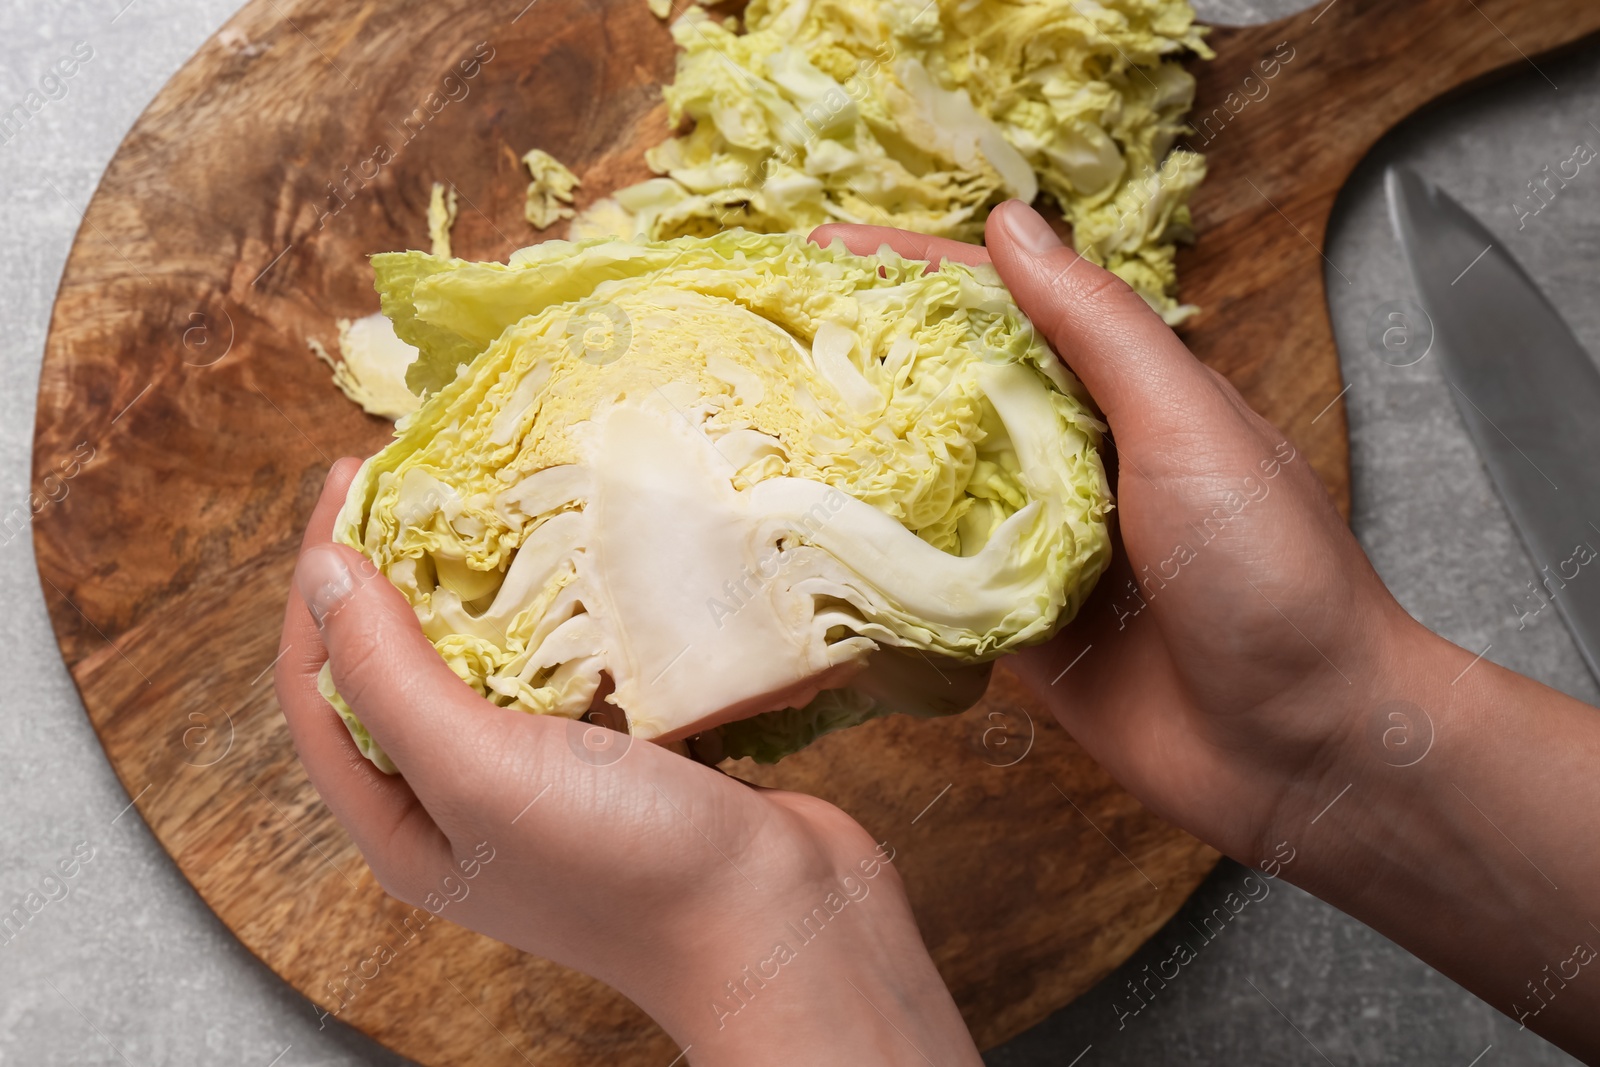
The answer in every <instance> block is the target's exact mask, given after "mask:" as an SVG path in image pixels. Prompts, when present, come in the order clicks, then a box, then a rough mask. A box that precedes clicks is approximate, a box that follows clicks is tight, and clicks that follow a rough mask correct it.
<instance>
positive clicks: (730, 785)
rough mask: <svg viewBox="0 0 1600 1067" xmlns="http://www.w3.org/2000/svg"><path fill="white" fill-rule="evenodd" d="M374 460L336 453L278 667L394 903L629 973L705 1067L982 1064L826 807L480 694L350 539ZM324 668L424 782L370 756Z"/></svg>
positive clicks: (849, 837) (889, 888)
mask: <svg viewBox="0 0 1600 1067" xmlns="http://www.w3.org/2000/svg"><path fill="white" fill-rule="evenodd" d="M356 466H357V464H356V461H354V460H342V461H340V463H338V464H336V465H335V466H334V469H333V471H332V472H331V473H330V474H329V477H328V482H327V485H326V486H325V487H324V490H323V495H322V499H321V501H320V502H319V503H318V505H317V508H316V511H315V513H314V514H313V516H312V519H311V523H310V526H309V528H308V530H307V532H306V536H305V542H304V544H303V546H302V550H301V556H300V561H299V565H298V567H297V569H296V572H295V592H294V593H293V594H292V595H291V596H290V599H289V605H288V613H287V618H286V620H285V624H284V636H283V646H282V647H283V651H284V652H285V653H286V654H285V655H283V656H282V657H281V658H280V660H279V664H278V667H277V675H276V681H277V691H278V698H279V700H280V702H281V703H282V706H283V710H284V715H285V717H286V718H287V719H288V722H289V728H290V732H291V734H292V735H293V737H294V743H295V747H296V749H297V750H298V752H299V754H300V758H301V761H302V762H303V763H304V765H305V767H306V771H307V773H308V774H309V775H310V777H311V780H312V782H313V783H314V784H315V785H316V787H317V790H318V791H319V792H320V793H321V794H322V797H323V799H324V800H325V801H326V802H327V804H328V806H329V808H331V809H332V810H333V813H334V815H335V816H336V817H337V818H338V819H339V821H340V822H341V823H342V824H343V825H344V826H345V828H346V829H347V830H348V831H349V832H350V835H351V837H352V838H354V840H355V842H356V844H357V846H358V847H359V848H360V849H361V852H362V854H363V855H364V856H365V857H366V860H367V863H368V865H369V866H370V867H371V868H372V870H373V873H374V874H375V875H376V876H377V878H378V881H379V883H380V884H381V885H382V886H383V887H384V889H385V890H386V891H387V892H388V893H389V894H390V895H392V896H394V897H397V898H398V899H400V900H403V901H406V902H407V903H410V904H413V905H417V906H420V907H425V908H427V909H428V910H430V911H433V912H435V913H442V914H443V915H444V916H445V917H446V918H449V919H450V920H452V921H454V922H457V923H460V924H461V925H464V926H468V927H470V928H472V929H474V930H478V931H480V932H482V933H485V934H487V935H489V936H491V937H494V938H497V939H499V940H501V941H504V942H506V943H508V944H511V945H514V946H516V947H518V948H521V949H523V950H525V951H528V952H533V953H536V954H538V955H541V956H545V957H548V958H550V959H553V960H555V961H557V962H559V963H562V964H565V965H567V966H569V967H573V968H575V969H577V970H580V971H583V972H585V973H587V974H590V975H593V976H594V977H596V978H599V979H601V980H602V981H605V982H607V983H609V984H610V985H612V986H614V987H615V988H617V989H618V990H620V991H621V992H623V993H624V994H626V995H627V996H629V997H630V998H632V999H633V1000H634V1001H635V1002H636V1003H637V1004H639V1005H640V1006H641V1007H642V1008H644V1010H645V1011H647V1012H649V1013H650V1015H651V1016H652V1017H654V1018H655V1019H656V1020H657V1021H658V1022H660V1023H661V1025H662V1026H663V1027H665V1028H666V1030H667V1031H668V1032H669V1033H670V1034H671V1035H672V1037H673V1038H674V1039H675V1040H676V1041H677V1042H678V1043H679V1044H680V1045H681V1046H684V1047H688V1046H693V1050H692V1051H691V1052H690V1054H689V1056H688V1059H689V1061H690V1062H691V1063H695V1064H712V1063H720V1062H730V1063H731V1062H761V1063H784V1064H800V1063H817V1064H834V1063H838V1062H841V1060H842V1059H848V1060H851V1061H856V1062H873V1063H907V1064H909V1063H922V1062H924V1053H933V1052H934V1050H938V1051H939V1052H941V1053H943V1056H942V1057H941V1059H940V1062H941V1063H945V1062H948V1063H964V1064H975V1063H977V1062H979V1061H978V1059H977V1053H976V1051H975V1049H974V1048H973V1045H972V1041H971V1038H970V1037H969V1036H968V1034H967V1032H966V1029H965V1027H964V1025H963V1024H962V1021H961V1017H960V1014H959V1013H958V1012H957V1010H956V1007H955V1004H954V1002H953V1001H952V1000H951V998H950V995H949V993H948V992H947V991H946V990H945V988H944V985H943V983H942V982H941V981H940V979H939V976H938V973H937V971H935V969H934V967H933V964H932V961H931V960H930V959H929V957H928V954H927V952H926V950H925V949H924V947H923V945H922V942H921V939H920V937H919V935H918V933H917V928H916V924H915V921H914V920H913V918H912V916H911V911H910V908H909V906H908V905H907V902H906V898H905V893H904V891H903V889H902V887H901V884H900V879H899V876H898V875H897V874H896V872H895V870H894V867H893V866H892V862H891V861H892V858H893V857H892V853H891V852H890V851H889V850H888V849H887V848H885V847H880V846H879V845H878V844H877V843H875V842H874V841H873V840H872V839H871V838H870V837H869V836H868V835H867V833H866V832H865V831H864V830H862V829H861V827H860V826H859V825H857V824H856V823H855V822H854V821H853V820H852V819H851V818H850V817H849V816H847V815H845V814H844V813H843V812H842V811H840V810H839V809H837V808H835V807H833V806H832V805H830V804H827V803H825V802H823V801H821V800H818V799H816V798H814V797H809V796H805V795H802V794H797V793H785V792H777V791H773V790H764V789H757V788H754V787H752V786H749V785H746V784H744V783H743V782H740V781H738V780H737V779H734V778H730V777H728V776H726V775H724V774H721V773H720V772H718V771H716V770H713V769H711V768H709V767H705V766H702V765H700V764H698V763H695V762H692V761H691V760H688V759H684V758H682V757H680V756H677V755H675V754H673V753H672V752H670V751H668V750H666V749H663V748H660V747H658V746H656V745H653V744H648V743H643V742H640V743H634V744H631V745H630V744H629V743H628V738H627V737H626V736H625V735H622V734H617V733H614V732H612V731H609V730H605V729H603V728H601V727H599V726H591V725H589V724H585V723H579V722H572V721H569V720H565V719H558V718H552V717H546V716H539V715H529V714H526V713H524V712H520V711H512V710H509V709H505V708H501V707H498V706H496V705H493V704H491V703H489V702H488V701H486V700H484V699H482V698H481V697H479V696H478V695H477V694H476V693H475V692H473V691H472V690H471V689H470V688H469V687H468V686H466V685H465V684H464V683H463V682H461V681H460V679H458V678H457V677H456V675H455V674H454V673H452V672H451V670H450V669H449V667H448V666H446V665H445V663H444V661H443V660H442V659H441V658H440V656H439V655H438V653H437V652H436V651H435V650H434V648H433V646H432V645H431V644H430V643H429V642H428V640H427V639H426V638H425V637H424V636H423V634H422V632H421V630H420V628H419V626H418V624H417V620H416V616H415V614H414V613H413V612H412V609H411V607H410V605H409V604H407V603H406V601H405V599H404V598H403V597H402V596H401V595H400V594H399V592H398V591H396V590H395V589H394V587H393V586H391V585H390V584H389V583H388V581H387V580H385V579H384V578H383V577H382V576H381V575H378V574H377V573H376V571H375V570H374V568H373V567H372V565H371V563H370V561H368V560H366V559H365V557H363V556H362V555H360V554H359V553H357V552H354V551H352V550H350V549H348V548H345V547H343V546H336V545H334V544H332V543H331V542H330V536H331V531H332V529H333V522H334V516H335V514H336V512H337V511H338V509H339V507H340V505H341V504H342V502H343V500H344V497H345V493H346V490H347V488H348V486H349V484H350V480H351V478H352V477H353V476H354V473H355V469H356ZM324 660H328V661H330V662H331V664H332V671H333V678H334V682H335V684H336V685H337V688H338V690H339V692H340V693H341V694H342V695H343V696H344V697H345V698H346V700H347V701H348V702H349V704H350V706H351V708H352V709H353V710H354V711H355V713H356V715H357V716H358V717H359V718H360V719H361V721H362V723H363V724H365V725H366V727H367V728H368V729H369V730H370V731H371V733H372V736H373V737H374V738H375V739H376V740H377V741H378V743H379V744H380V745H381V746H382V747H383V749H384V751H386V752H387V753H388V754H389V756H390V758H392V759H393V760H394V762H395V764H396V765H397V766H398V767H399V768H400V771H401V775H402V776H395V777H391V776H388V775H385V774H382V773H381V772H379V771H378V770H377V769H376V768H375V767H374V766H373V765H372V764H371V763H369V762H368V761H367V760H365V759H364V758H362V756H361V755H360V753H359V752H358V751H357V749H356V747H355V745H354V743H353V742H352V741H351V740H350V736H349V734H348V732H347V731H346V730H345V728H344V725H343V724H342V723H341V722H340V720H339V717H338V716H337V715H336V714H335V712H334V710H333V709H332V708H331V707H330V706H329V705H328V702H327V701H326V700H324V699H323V697H322V696H321V695H320V694H319V693H318V691H317V687H316V676H317V673H318V671H319V670H320V669H321V667H322V664H323V661H324ZM847 983H848V984H847Z"/></svg>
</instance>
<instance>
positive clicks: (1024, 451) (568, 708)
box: [325, 231, 1111, 766]
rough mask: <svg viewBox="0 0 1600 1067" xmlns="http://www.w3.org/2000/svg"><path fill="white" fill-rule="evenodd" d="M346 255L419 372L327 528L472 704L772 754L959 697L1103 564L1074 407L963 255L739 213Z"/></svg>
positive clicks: (1045, 359) (1024, 324) (1076, 392)
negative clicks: (452, 253)
mask: <svg viewBox="0 0 1600 1067" xmlns="http://www.w3.org/2000/svg"><path fill="white" fill-rule="evenodd" d="M373 262H374V265H375V267H376V269H377V278H378V289H379V291H380V293H381V294H382V297H383V307H384V311H385V313H386V314H387V315H389V317H390V318H391V319H392V320H393V322H394V326H395V330H396V332H397V334H398V335H399V337H400V338H401V339H402V340H404V341H406V342H407V343H409V344H412V345H415V346H416V347H417V348H418V349H419V350H420V352H421V355H420V356H419V358H418V359H417V361H416V363H415V364H413V365H412V369H411V384H412V386H413V387H414V388H417V389H419V390H420V391H425V392H427V393H428V394H429V395H428V396H427V399H426V401H425V403H424V405H423V407H422V408H421V410H420V411H419V412H417V413H416V414H415V415H414V416H412V417H411V418H410V419H408V420H406V421H405V422H403V423H402V424H401V426H400V427H399V428H397V430H396V437H395V440H394V442H393V443H392V444H390V445H389V446H388V447H387V448H385V449H384V450H383V451H382V452H380V453H378V454H377V455H376V456H374V457H372V458H371V459H370V460H368V461H367V462H366V463H365V464H364V465H363V466H362V468H361V471H360V473H359V475H358V476H357V478H356V480H355V483H354V484H353V485H352V487H351V489H350V494H349V497H348V499H347V501H346V504H345V506H344V508H343V510H342V511H341V513H340V515H339V519H338V523H337V527H336V532H335V537H336V539H337V540H339V541H341V542H343V543H345V544H348V545H351V546H353V547H355V548H358V549H360V550H361V551H362V552H364V553H365V554H366V555H368V556H369V557H371V558H372V560H373V561H374V562H375V563H376V564H377V566H378V568H379V569H380V570H381V571H382V572H383V573H384V574H385V575H387V577H388V578H389V580H390V581H392V582H393V583H394V584H395V585H396V586H397V587H398V588H399V589H400V591H401V592H402V593H403V594H404V595H405V596H406V598H407V599H408V600H410V602H411V603H412V605H413V606H414V607H415V609H416V612H417V616H418V618H419V619H420V620H421V623H422V628H423V631H424V633H426V634H427V636H428V638H429V639H430V640H431V641H432V642H433V643H434V645H435V647H437V648H438V650H439V653H440V655H442V656H443V657H444V659H445V660H446V662H448V663H449V665H450V666H451V668H452V669H453V670H454V671H455V672H456V673H457V674H458V675H459V676H460V677H461V678H462V679H464V680H465V681H466V682H467V683H468V684H469V685H471V686H472V687H473V688H474V689H476V690H477V691H478V692H479V693H481V694H483V695H484V696H485V697H487V698H488V699H489V700H491V701H494V702H495V703H497V704H501V705H505V706H508V707H513V708H520V709H524V710H527V711H530V712H538V713H543V714H553V715H562V716H568V717H579V716H583V715H584V714H585V713H588V712H590V711H591V710H592V709H598V708H603V707H604V705H605V704H609V705H613V706H615V707H616V708H618V709H620V710H621V712H622V713H623V714H624V715H625V716H626V719H627V725H628V729H629V732H630V733H632V734H633V735H634V736H635V737H639V738H649V739H654V740H658V741H671V740H675V739H679V738H684V737H687V736H689V735H692V734H699V733H702V732H703V731H707V730H710V729H714V728H717V727H720V726H722V725H723V724H733V725H730V726H728V727H727V728H725V729H724V730H723V731H722V734H721V739H722V741H723V743H724V748H725V751H726V754H728V755H733V756H738V755H751V756H755V757H757V758H761V759H764V760H773V759H776V758H778V757H780V756H782V755H783V754H785V753H787V752H789V751H792V750H794V749H795V748H798V747H801V746H802V745H804V744H806V743H809V741H811V740H812V739H813V738H814V737H816V736H818V735H820V734H821V733H823V732H826V731H827V730H830V729H836V728H838V727H841V726H846V725H850V724H852V723H855V722H860V721H862V720H863V719H866V718H870V717H872V716H873V715H876V714H882V713H885V712H888V711H903V712H911V713H917V714H938V713H947V712H953V711H959V710H963V709H964V708H966V707H968V706H970V704H971V703H973V702H974V701H975V700H976V699H977V698H978V696H980V695H981V694H982V691H983V687H984V684H985V683H986V680H987V670H988V666H987V665H988V663H989V661H991V660H993V659H994V658H995V657H996V656H998V655H1000V654H1002V653H1005V652H1008V651H1011V650H1014V649H1017V648H1020V647H1021V646H1023V645H1027V644H1032V643H1035V642H1038V641H1042V640H1044V639H1045V638H1047V637H1049V636H1050V635H1051V634H1053V633H1054V632H1055V631H1056V630H1057V629H1058V628H1059V627H1060V626H1061V625H1062V624H1063V623H1064V622H1065V621H1066V620H1067V619H1069V618H1070V617H1071V616H1072V615H1073V613H1074V612H1075V611H1076V610H1077V608H1078V605H1079V604H1080V603H1081V602H1082V600H1083V598H1084V596H1085V595H1086V594H1087V592H1088V590H1089V589H1090V587H1091V586H1092V585H1093V583H1094V581H1095V579H1096V577H1097V576H1098V575H1099V574H1100V573H1101V572H1102V571H1103V570H1104V569H1105V566H1106V563H1107V560H1108V558H1109V555H1110V543H1109V539H1108V536H1107V531H1106V522H1105V516H1106V513H1107V512H1108V510H1109V509H1110V507H1111V501H1110V494H1109V489H1108V486H1107V484H1106V479H1105V474H1104V471H1103V469H1102V467H1101V462H1100V457H1099V454H1098V451H1097V447H1098V444H1099V441H1100V434H1101V432H1102V431H1103V429H1104V427H1103V425H1102V424H1101V423H1100V422H1099V421H1098V420H1097V419H1096V418H1095V416H1094V415H1093V414H1092V413H1091V411H1090V408H1089V405H1088V403H1087V402H1086V400H1085V398H1084V397H1083V394H1082V391H1081V389H1080V387H1079V385H1078V383H1077V381H1076V379H1074V378H1073V377H1072V375H1071V374H1070V373H1069V372H1068V371H1067V370H1066V369H1065V368H1064V367H1063V366H1062V365H1061V363H1060V362H1059V361H1058V360H1057V359H1056V357H1055V356H1054V355H1053V354H1052V353H1051V352H1050V350H1049V349H1048V348H1047V347H1046V346H1045V345H1044V343H1043V342H1042V341H1040V340H1039V338H1038V337H1037V336H1036V335H1035V333H1034V331H1033V329H1032V326H1031V324H1030V323H1029V322H1028V321H1027V319H1026V318H1025V317H1024V316H1023V315H1022V313H1021V312H1020V311H1019V310H1018V309H1017V307H1016V306H1015V304H1014V303H1013V302H1012V300H1011V298H1010V295H1009V294H1008V293H1007V292H1006V290H1005V289H1004V288H1003V287H1002V286H1001V284H1000V283H999V280H998V278H997V276H996V275H995V274H994V273H993V271H992V270H990V269H989V268H971V267H965V266H959V265H954V264H945V265H943V266H942V268H941V269H939V270H937V271H935V272H933V273H926V271H927V268H928V265H927V264H925V263H922V262H919V261H913V260H906V259H902V258H900V257H899V256H897V255H895V254H894V253H892V252H891V251H889V250H888V249H887V248H885V249H883V250H881V251H880V252H879V253H878V255H876V256H868V257H861V256H855V255H852V254H851V253H849V252H848V251H846V250H845V249H844V247H843V246H842V245H838V244H836V245H834V246H833V247H831V248H821V247H818V246H816V245H812V244H808V243H807V242H805V241H804V240H802V239H800V238H797V237H792V236H787V235H760V234H753V233H749V232H746V231H730V232H727V233H723V234H719V235H716V236H713V237H710V238H704V239H701V238H683V239H679V240H674V241H666V242H641V243H628V242H620V241H600V242H585V243H580V244H570V243H567V242H547V243H545V244H541V245H538V246H535V247H533V248H526V249H523V250H521V251H520V252H517V253H516V254H515V255H513V256H512V257H511V260H510V262H509V263H508V264H505V265H502V264H498V263H467V262H464V261H461V260H442V259H439V258H436V257H433V256H429V255H426V254H424V253H421V252H404V253H388V254H383V255H379V256H376V257H374V260H373ZM325 692H327V693H328V694H329V695H330V699H331V700H332V701H333V702H334V704H335V706H336V707H338V708H339V709H340V711H341V714H342V715H344V716H345V718H346V721H347V723H348V724H349V725H350V727H351V730H352V733H353V734H354V735H355V736H356V737H357V740H358V742H360V743H361V744H362V746H363V751H365V752H366V753H367V754H368V755H369V756H370V757H371V758H373V759H374V761H375V762H378V763H379V765H380V766H385V765H386V764H387V760H386V759H385V758H384V757H383V755H382V753H381V752H380V751H379V750H378V749H377V746H376V745H375V744H373V743H372V741H371V739H370V738H369V737H367V736H366V732H365V731H364V730H362V729H361V728H360V725H359V723H356V722H355V721H354V718H353V716H351V714H350V711H349V709H348V707H345V706H344V704H343V701H341V700H339V699H338V697H337V694H335V693H333V692H332V688H331V685H326V684H325ZM751 716H756V719H755V720H753V721H743V722H740V721H738V720H748V719H749V718H750V717H751Z"/></svg>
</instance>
